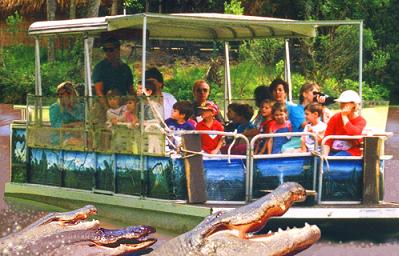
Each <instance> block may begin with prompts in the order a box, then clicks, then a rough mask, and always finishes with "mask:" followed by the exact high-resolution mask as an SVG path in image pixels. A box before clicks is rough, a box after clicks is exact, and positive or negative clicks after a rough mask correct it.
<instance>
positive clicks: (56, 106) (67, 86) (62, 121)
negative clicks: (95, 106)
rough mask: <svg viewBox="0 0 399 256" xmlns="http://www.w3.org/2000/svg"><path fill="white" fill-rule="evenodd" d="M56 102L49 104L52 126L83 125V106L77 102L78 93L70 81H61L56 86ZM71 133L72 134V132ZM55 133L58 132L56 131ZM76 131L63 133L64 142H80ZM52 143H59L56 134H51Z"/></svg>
mask: <svg viewBox="0 0 399 256" xmlns="http://www.w3.org/2000/svg"><path fill="white" fill-rule="evenodd" d="M56 94H57V98H58V100H57V102H56V103H53V104H52V105H51V106H50V111H49V112H50V124H51V127H53V128H79V127H82V126H83V121H84V118H85V108H84V104H83V103H82V102H79V99H78V93H77V92H76V90H75V87H74V85H73V84H72V82H70V81H66V82H63V83H61V84H59V85H58V86H57V90H56ZM72 133H73V134H72ZM57 134H59V133H58V132H57ZM75 135H76V132H65V133H63V138H64V141H63V143H64V144H75V145H76V144H80V143H81V140H80V138H78V137H79V136H75ZM51 137H52V143H59V141H60V140H59V139H58V136H55V134H53V135H52V136H51Z"/></svg>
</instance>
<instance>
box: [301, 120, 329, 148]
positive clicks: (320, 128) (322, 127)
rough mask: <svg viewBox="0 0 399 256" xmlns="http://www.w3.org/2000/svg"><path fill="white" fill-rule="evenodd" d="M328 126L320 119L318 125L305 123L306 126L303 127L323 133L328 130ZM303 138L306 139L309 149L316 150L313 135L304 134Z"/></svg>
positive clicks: (306, 130) (313, 131) (305, 129)
mask: <svg viewBox="0 0 399 256" xmlns="http://www.w3.org/2000/svg"><path fill="white" fill-rule="evenodd" d="M326 128H327V124H326V123H324V122H321V121H319V122H318V123H317V124H316V125H312V124H307V125H305V128H304V129H303V131H304V132H309V130H310V131H311V132H312V133H316V134H320V133H323V132H324V131H325V130H326ZM302 139H303V140H304V141H305V144H306V148H307V149H308V151H312V150H314V144H315V141H314V137H313V136H310V135H306V136H303V138H302Z"/></svg>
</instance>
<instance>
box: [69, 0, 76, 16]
mask: <svg viewBox="0 0 399 256" xmlns="http://www.w3.org/2000/svg"><path fill="white" fill-rule="evenodd" d="M69 19H76V0H71V2H70V4H69Z"/></svg>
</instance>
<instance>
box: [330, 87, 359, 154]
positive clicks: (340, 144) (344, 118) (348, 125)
mask: <svg viewBox="0 0 399 256" xmlns="http://www.w3.org/2000/svg"><path fill="white" fill-rule="evenodd" d="M335 101H337V102H339V108H340V112H338V113H336V114H335V115H333V116H332V117H331V119H330V121H329V122H328V124H327V129H326V132H325V133H324V136H328V135H361V134H362V131H363V129H364V127H365V126H366V120H365V119H364V118H363V117H362V116H361V115H360V114H359V108H360V103H361V99H360V96H359V94H357V92H355V91H352V90H347V91H344V92H342V93H341V95H340V96H339V98H338V99H336V100H335ZM361 141H362V140H361V139H353V140H341V139H334V140H328V141H327V142H326V144H325V145H324V148H323V149H324V151H323V155H324V156H328V155H334V156H360V155H361V154H362V151H361V149H360V143H361Z"/></svg>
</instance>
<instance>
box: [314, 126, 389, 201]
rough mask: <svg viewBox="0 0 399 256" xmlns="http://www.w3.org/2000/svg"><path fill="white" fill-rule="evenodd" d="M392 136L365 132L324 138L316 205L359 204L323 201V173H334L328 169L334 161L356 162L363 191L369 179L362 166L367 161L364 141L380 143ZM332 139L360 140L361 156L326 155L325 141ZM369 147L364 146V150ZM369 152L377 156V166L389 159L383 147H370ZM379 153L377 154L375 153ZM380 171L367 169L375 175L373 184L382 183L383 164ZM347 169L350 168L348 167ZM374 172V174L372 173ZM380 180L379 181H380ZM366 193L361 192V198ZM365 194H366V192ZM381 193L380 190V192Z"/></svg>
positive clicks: (386, 133)
mask: <svg viewBox="0 0 399 256" xmlns="http://www.w3.org/2000/svg"><path fill="white" fill-rule="evenodd" d="M392 135H393V134H392V132H377V133H371V132H366V133H364V134H362V135H351V136H349V135H328V136H326V137H324V138H323V139H322V141H321V154H320V155H319V158H320V161H321V163H320V164H319V172H318V177H319V180H318V191H317V203H318V204H361V203H362V200H356V201H334V200H326V201H324V200H323V199H322V196H323V192H324V190H323V189H324V187H323V184H324V182H323V178H324V175H325V173H329V172H331V171H332V172H334V170H331V169H330V166H331V163H332V162H335V161H341V162H343V161H351V162H353V163H355V162H358V163H359V164H360V166H361V167H362V175H363V188H362V189H363V190H364V189H365V186H367V185H368V184H366V183H368V181H367V180H368V179H369V177H367V175H368V174H366V173H365V168H364V164H365V161H367V159H366V158H367V157H368V156H365V154H364V152H365V146H364V140H365V139H370V138H375V139H377V142H378V140H381V141H384V140H386V139H387V138H389V137H391V136H392ZM332 139H339V140H362V143H361V145H360V147H361V150H362V155H360V156H334V155H326V152H325V147H324V146H325V145H326V143H327V141H329V140H332ZM367 147H369V146H366V148H367ZM368 150H369V151H373V154H375V155H376V156H378V158H377V159H376V160H377V164H378V162H380V161H384V160H388V159H390V158H391V157H390V156H387V155H385V153H384V148H383V146H380V147H377V146H376V147H373V146H370V147H369V149H368ZM376 151H379V152H376ZM381 167H382V168H381V169H379V170H373V168H374V166H372V167H370V168H368V169H371V173H372V174H375V173H376V174H375V175H376V176H377V177H376V178H375V179H374V181H373V182H376V183H378V184H379V183H380V182H383V164H382V165H381ZM347 168H350V167H349V166H348V167H347ZM378 168H379V166H378V167H377V169H378ZM373 172H374V173H373ZM380 180H381V181H380ZM378 184H374V185H373V184H371V186H377V187H379V185H378ZM365 192H366V191H363V197H364V193H365ZM366 193H367V192H366ZM381 193H382V190H381Z"/></svg>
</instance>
